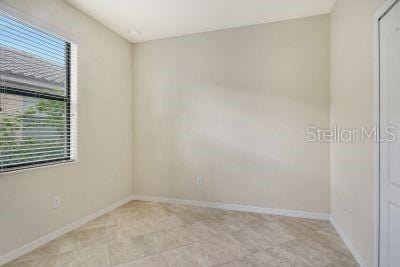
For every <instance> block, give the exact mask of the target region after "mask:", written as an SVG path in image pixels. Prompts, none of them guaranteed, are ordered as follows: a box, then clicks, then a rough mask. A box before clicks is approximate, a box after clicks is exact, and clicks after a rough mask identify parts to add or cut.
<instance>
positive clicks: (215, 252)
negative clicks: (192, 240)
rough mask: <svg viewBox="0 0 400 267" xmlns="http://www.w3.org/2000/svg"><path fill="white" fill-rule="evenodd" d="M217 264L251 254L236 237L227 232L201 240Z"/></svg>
mask: <svg viewBox="0 0 400 267" xmlns="http://www.w3.org/2000/svg"><path fill="white" fill-rule="evenodd" d="M201 245H202V246H203V247H204V248H205V249H206V251H207V252H208V254H209V255H211V258H212V259H213V260H214V261H215V262H216V264H223V263H226V262H229V261H232V260H234V259H237V258H242V257H244V256H246V255H247V254H249V251H247V250H246V249H245V248H244V247H243V246H242V245H241V244H240V242H238V241H237V240H236V239H234V238H233V237H232V236H230V235H228V234H226V235H222V236H218V237H214V238H212V239H209V240H205V241H202V242H201Z"/></svg>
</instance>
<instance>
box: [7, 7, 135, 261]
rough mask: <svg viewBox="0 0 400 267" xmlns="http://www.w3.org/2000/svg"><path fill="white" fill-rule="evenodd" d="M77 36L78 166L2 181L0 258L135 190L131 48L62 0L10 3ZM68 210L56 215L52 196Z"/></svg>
mask: <svg viewBox="0 0 400 267" xmlns="http://www.w3.org/2000/svg"><path fill="white" fill-rule="evenodd" d="M2 2H5V3H7V4H9V5H11V6H13V7H15V8H16V9H20V10H22V11H23V12H25V13H27V14H29V15H31V16H33V17H36V18H39V19H41V20H43V21H45V22H48V23H49V24H50V25H53V26H55V27H57V28H60V29H61V30H63V31H65V32H68V33H70V34H72V35H75V36H77V37H78V38H79V41H80V43H79V48H78V49H79V67H78V68H79V150H78V153H79V154H78V157H79V162H78V163H76V164H74V165H68V166H58V167H53V168H48V169H42V170H33V171H27V172H24V173H20V174H7V175H2V176H0V211H1V212H0V255H2V254H4V253H6V252H8V251H10V250H13V249H16V248H18V247H20V246H22V245H25V244H27V243H29V242H31V241H33V240H35V239H37V238H39V237H41V236H43V235H45V234H48V233H50V232H52V231H54V230H56V229H59V228H61V227H62V226H65V225H67V224H69V223H71V222H73V221H75V220H77V219H80V218H82V217H84V216H85V215H88V214H90V213H92V212H94V211H97V210H99V209H100V208H102V207H105V206H107V205H109V204H111V203H112V202H114V201H116V200H119V199H122V198H123V197H125V196H128V195H130V194H131V191H132V186H131V183H132V171H131V164H132V157H131V149H130V148H131V141H132V137H131V129H132V125H131V118H132V115H131V114H132V110H131V104H132V103H131V102H132V101H131V99H132V98H131V88H132V84H131V76H132V75H131V74H132V72H131V45H130V44H129V43H128V42H127V41H125V40H123V39H122V38H120V37H118V36H117V35H116V34H114V33H113V32H111V31H110V30H108V29H107V28H105V27H104V26H102V25H101V24H99V23H97V22H95V21H94V20H93V19H91V18H89V17H88V16H87V15H85V14H83V13H82V12H80V11H78V10H77V9H75V8H73V7H72V6H70V5H69V4H67V3H65V2H64V1H61V0H6V1H2ZM56 194H57V195H60V196H61V198H62V207H61V208H60V209H58V210H53V209H52V198H53V195H56Z"/></svg>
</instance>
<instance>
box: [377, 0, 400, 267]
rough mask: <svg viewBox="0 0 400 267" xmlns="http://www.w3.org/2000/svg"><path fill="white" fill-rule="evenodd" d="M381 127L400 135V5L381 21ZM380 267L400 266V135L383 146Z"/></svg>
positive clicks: (382, 131) (382, 135)
mask: <svg viewBox="0 0 400 267" xmlns="http://www.w3.org/2000/svg"><path fill="white" fill-rule="evenodd" d="M379 26H380V126H381V138H382V139H383V138H384V137H385V136H386V135H385V127H387V126H389V125H393V126H395V127H396V133H397V134H398V133H399V132H400V4H399V2H397V4H396V5H395V6H394V7H393V8H391V9H390V10H389V12H388V13H387V14H386V15H385V16H384V17H382V18H381V20H380V25H379ZM379 258H380V267H386V266H388V267H399V266H400V136H399V135H398V136H397V140H396V141H395V142H382V143H381V144H380V255H379Z"/></svg>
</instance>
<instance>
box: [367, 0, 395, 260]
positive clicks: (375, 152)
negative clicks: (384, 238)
mask: <svg viewBox="0 0 400 267" xmlns="http://www.w3.org/2000/svg"><path fill="white" fill-rule="evenodd" d="M398 2H400V0H386V1H385V2H384V3H383V5H382V6H381V7H380V8H379V9H378V10H377V11H376V12H375V14H374V16H373V21H372V26H373V42H374V88H373V125H375V126H380V43H379V41H380V36H379V33H380V32H379V21H380V19H381V18H382V17H383V16H385V15H386V14H387V13H388V12H389V11H390V9H391V8H392V7H393V6H394V5H396V4H397V3H398ZM377 132H378V140H379V139H380V136H379V132H380V131H379V130H378V131H377ZM379 149H380V145H379V141H375V142H373V148H372V156H373V165H372V168H373V208H374V262H373V264H374V266H375V267H378V266H379V253H380V248H379V235H380V225H379V221H380V166H379V165H380V156H379V152H380V151H379Z"/></svg>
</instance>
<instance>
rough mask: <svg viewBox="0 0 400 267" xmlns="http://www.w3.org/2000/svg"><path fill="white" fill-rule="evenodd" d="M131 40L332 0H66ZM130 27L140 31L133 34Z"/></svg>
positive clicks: (267, 18)
mask: <svg viewBox="0 0 400 267" xmlns="http://www.w3.org/2000/svg"><path fill="white" fill-rule="evenodd" d="M67 1H68V2H69V3H71V4H72V5H74V6H76V7H77V8H79V9H81V10H82V11H84V12H85V13H87V14H89V15H90V16H92V17H93V18H95V19H96V20H98V21H100V22H101V23H103V24H104V25H106V26H108V27H109V28H111V29H112V30H114V31H115V32H117V33H118V34H120V35H122V36H123V37H125V38H126V39H128V40H130V41H131V42H142V41H148V40H154V39H161V38H166V37H172V36H180V35H185V34H191V33H197V32H205V31H213V30H220V29H227V28H234V27H240V26H246V25H253V24H259V23H266V22H272V21H279V20H285V19H292V18H301V17H307V16H313V15H320V14H327V13H330V11H331V9H332V7H333V5H334V2H335V0H67ZM129 30H136V31H139V32H140V34H139V35H137V36H135V35H132V34H130V33H128V31H129Z"/></svg>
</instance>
